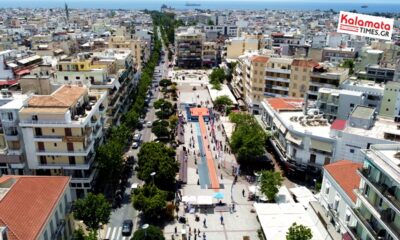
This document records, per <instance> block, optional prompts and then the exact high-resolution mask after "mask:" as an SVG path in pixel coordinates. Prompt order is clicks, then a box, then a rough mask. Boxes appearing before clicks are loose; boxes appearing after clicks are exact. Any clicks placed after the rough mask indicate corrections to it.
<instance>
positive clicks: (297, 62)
mask: <svg viewBox="0 0 400 240" xmlns="http://www.w3.org/2000/svg"><path fill="white" fill-rule="evenodd" d="M318 65H319V63H318V62H316V61H314V60H312V59H294V60H293V62H292V66H294V67H309V68H313V67H316V66H318Z"/></svg>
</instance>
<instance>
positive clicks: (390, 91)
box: [379, 82, 400, 122]
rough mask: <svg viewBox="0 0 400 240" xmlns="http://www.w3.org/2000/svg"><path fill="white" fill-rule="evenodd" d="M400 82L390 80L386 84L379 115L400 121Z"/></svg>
mask: <svg viewBox="0 0 400 240" xmlns="http://www.w3.org/2000/svg"><path fill="white" fill-rule="evenodd" d="M399 91H400V82H388V83H386V85H385V90H384V92H383V99H382V104H381V108H380V111H379V115H380V116H382V117H386V118H391V119H394V120H395V121H396V122H399V121H400V111H399V110H400V99H399V98H398V97H399V93H400V92H399Z"/></svg>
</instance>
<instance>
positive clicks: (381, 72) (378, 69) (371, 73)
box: [357, 64, 395, 83]
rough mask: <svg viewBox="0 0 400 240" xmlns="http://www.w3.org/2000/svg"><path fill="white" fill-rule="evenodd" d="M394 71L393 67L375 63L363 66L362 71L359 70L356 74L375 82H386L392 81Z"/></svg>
mask: <svg viewBox="0 0 400 240" xmlns="http://www.w3.org/2000/svg"><path fill="white" fill-rule="evenodd" d="M394 71H395V69H394V68H390V67H384V66H380V65H377V64H375V65H367V66H365V68H364V71H360V72H359V73H358V74H357V75H358V76H359V77H360V78H362V79H367V80H371V81H374V82H377V83H387V82H390V81H393V78H394Z"/></svg>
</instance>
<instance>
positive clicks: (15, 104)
mask: <svg viewBox="0 0 400 240" xmlns="http://www.w3.org/2000/svg"><path fill="white" fill-rule="evenodd" d="M23 105H24V99H14V100H12V101H10V102H8V103H6V104H4V105H3V106H0V109H20V108H22V106H23Z"/></svg>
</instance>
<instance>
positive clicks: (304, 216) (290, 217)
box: [254, 203, 324, 240]
mask: <svg viewBox="0 0 400 240" xmlns="http://www.w3.org/2000/svg"><path fill="white" fill-rule="evenodd" d="M254 208H255V209H256V213H257V216H258V219H259V221H260V224H261V227H262V229H263V231H264V234H265V236H266V238H267V239H286V232H287V231H288V229H289V227H290V226H291V225H292V224H293V223H297V224H300V223H301V224H302V225H304V226H307V227H309V228H310V229H311V231H312V235H313V237H312V240H319V239H324V238H323V236H322V234H321V233H320V231H319V229H318V226H317V223H316V222H314V221H313V220H312V219H311V217H310V215H309V214H308V213H307V212H306V210H305V209H304V207H303V205H302V204H301V203H281V204H276V203H254Z"/></svg>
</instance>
